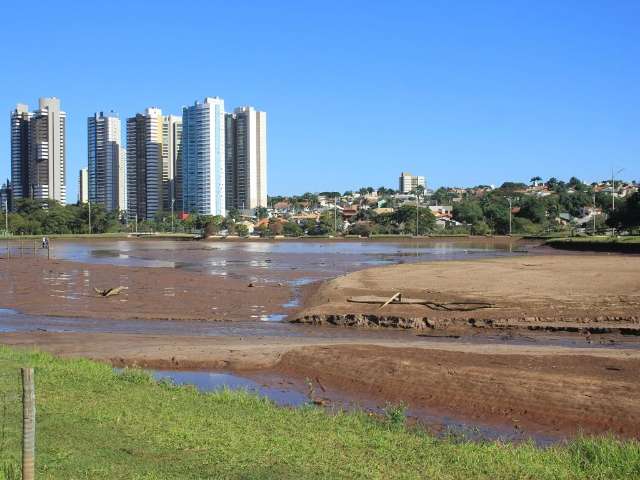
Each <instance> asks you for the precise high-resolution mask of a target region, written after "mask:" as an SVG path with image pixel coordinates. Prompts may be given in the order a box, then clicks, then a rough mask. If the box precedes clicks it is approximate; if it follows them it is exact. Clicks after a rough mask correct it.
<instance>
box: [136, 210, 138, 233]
mask: <svg viewBox="0 0 640 480" xmlns="http://www.w3.org/2000/svg"><path fill="white" fill-rule="evenodd" d="M136 233H138V212H136Z"/></svg>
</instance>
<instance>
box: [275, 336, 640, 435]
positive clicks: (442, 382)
mask: <svg viewBox="0 0 640 480" xmlns="http://www.w3.org/2000/svg"><path fill="white" fill-rule="evenodd" d="M574 353H575V354H573V355H567V354H563V353H559V352H556V353H553V352H549V354H536V355H531V354H524V352H521V351H518V349H517V348H514V349H512V350H511V353H503V354H492V353H475V352H461V351H458V350H456V349H455V348H454V349H447V348H443V349H437V348H433V349H424V348H404V349H401V350H399V349H396V348H388V347H381V346H372V345H348V346H332V347H314V348H306V349H297V350H292V351H290V352H288V353H286V354H285V355H284V356H283V357H282V360H281V361H280V362H279V364H278V365H277V367H276V368H277V370H278V371H279V372H281V373H284V374H287V375H290V376H293V377H296V378H309V379H314V380H315V381H316V382H317V384H318V385H320V386H321V387H322V388H323V389H325V390H326V391H327V392H329V393H328V394H329V395H330V393H331V392H339V393H340V394H341V395H342V396H347V397H351V398H358V397H360V398H363V399H366V398H369V399H371V398H375V399H378V400H379V402H380V404H381V405H384V402H383V401H381V400H382V399H384V400H385V401H388V402H404V403H405V404H406V405H408V407H409V408H410V409H411V410H413V411H414V412H418V413H419V412H421V411H426V412H427V413H429V414H431V415H442V416H446V415H453V416H455V417H457V418H459V419H462V420H464V421H467V422H468V423H471V424H473V423H474V422H478V423H483V424H492V425H496V426H498V427H504V428H513V429H516V430H526V431H527V432H530V433H537V434H540V435H551V436H554V435H560V436H562V435H563V434H570V435H571V434H575V433H577V432H578V431H583V432H585V433H603V432H613V433H615V434H617V435H620V436H622V437H635V438H638V436H640V382H639V381H638V377H637V371H638V369H639V368H640V357H638V356H637V355H634V356H633V357H630V358H624V357H622V356H616V357H606V356H593V355H591V352H587V351H585V352H584V354H582V355H581V354H579V353H578V352H574ZM318 390H319V389H318Z"/></svg>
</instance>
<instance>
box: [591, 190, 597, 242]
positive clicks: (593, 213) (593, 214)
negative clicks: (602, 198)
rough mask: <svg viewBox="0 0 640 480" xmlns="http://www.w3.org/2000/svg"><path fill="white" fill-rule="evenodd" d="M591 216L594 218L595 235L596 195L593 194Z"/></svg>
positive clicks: (594, 229)
mask: <svg viewBox="0 0 640 480" xmlns="http://www.w3.org/2000/svg"><path fill="white" fill-rule="evenodd" d="M591 216H592V217H593V234H594V235H595V234H596V194H595V193H594V194H593V212H591Z"/></svg>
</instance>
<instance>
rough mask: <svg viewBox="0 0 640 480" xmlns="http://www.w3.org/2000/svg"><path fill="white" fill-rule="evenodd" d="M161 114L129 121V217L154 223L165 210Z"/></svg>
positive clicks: (151, 113) (149, 110)
mask: <svg viewBox="0 0 640 480" xmlns="http://www.w3.org/2000/svg"><path fill="white" fill-rule="evenodd" d="M162 123H163V118H162V111H161V110H160V109H159V108H147V109H146V110H145V112H144V113H138V114H137V115H136V116H135V117H131V118H128V119H127V167H126V168H127V216H128V218H129V219H132V220H133V219H134V218H137V219H138V220H145V219H147V220H152V219H153V218H154V216H155V214H156V213H158V212H160V211H161V210H162V203H163V201H162V200H163V199H162V180H163V178H162V170H163V168H162Z"/></svg>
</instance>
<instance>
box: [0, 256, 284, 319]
mask: <svg viewBox="0 0 640 480" xmlns="http://www.w3.org/2000/svg"><path fill="white" fill-rule="evenodd" d="M0 284H1V285H2V288H0V306H1V307H3V308H13V309H16V310H19V311H21V312H23V313H28V314H34V315H55V316H66V317H87V318H109V319H116V320H134V319H142V320H154V319H162V320H248V319H252V318H254V319H259V318H260V316H262V315H266V314H270V313H273V312H275V311H278V310H281V309H282V307H281V306H282V304H284V303H286V302H287V301H288V300H290V298H291V296H292V294H293V293H292V289H291V288H289V287H287V286H285V285H283V284H281V285H278V284H274V283H255V284H254V286H249V282H248V281H246V280H241V279H234V278H225V277H219V276H212V275H206V274H202V273H196V272H189V271H184V270H179V269H175V268H158V267H154V268H145V267H124V266H114V265H94V264H84V263H77V262H68V261H63V260H51V261H48V260H46V259H42V258H28V257H24V258H13V259H9V260H7V259H4V260H0ZM116 286H123V287H126V289H125V290H124V291H123V292H122V293H120V294H119V295H115V296H112V297H108V298H105V297H101V296H99V295H98V294H96V292H95V291H94V288H98V289H105V288H110V287H116Z"/></svg>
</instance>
